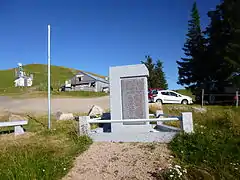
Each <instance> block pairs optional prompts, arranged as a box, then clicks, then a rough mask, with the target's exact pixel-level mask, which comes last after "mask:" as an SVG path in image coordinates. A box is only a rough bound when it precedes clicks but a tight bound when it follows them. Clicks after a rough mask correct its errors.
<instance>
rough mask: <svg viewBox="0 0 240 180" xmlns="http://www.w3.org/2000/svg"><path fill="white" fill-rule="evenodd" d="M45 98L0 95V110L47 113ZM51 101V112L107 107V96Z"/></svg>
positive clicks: (80, 111) (82, 110) (85, 110)
mask: <svg viewBox="0 0 240 180" xmlns="http://www.w3.org/2000/svg"><path fill="white" fill-rule="evenodd" d="M47 103H48V102H47V98H32V99H12V98H8V97H1V96H0V111H10V112H16V113H26V112H28V113H36V114H45V113H47V111H48V109H47V107H48V106H47ZM51 103H52V106H51V107H52V113H56V112H57V111H58V110H60V111H63V112H78V113H86V112H88V111H89V109H90V108H91V107H92V105H98V106H100V107H101V108H103V109H108V108H109V97H108V96H105V97H98V98H54V99H52V101H51Z"/></svg>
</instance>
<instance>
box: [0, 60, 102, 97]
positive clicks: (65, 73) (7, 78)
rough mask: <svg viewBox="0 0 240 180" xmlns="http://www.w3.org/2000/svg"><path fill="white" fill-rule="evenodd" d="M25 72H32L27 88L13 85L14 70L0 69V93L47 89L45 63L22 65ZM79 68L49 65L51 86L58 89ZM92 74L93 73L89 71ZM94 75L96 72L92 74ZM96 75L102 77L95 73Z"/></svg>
mask: <svg viewBox="0 0 240 180" xmlns="http://www.w3.org/2000/svg"><path fill="white" fill-rule="evenodd" d="M23 70H24V71H25V72H26V74H30V73H31V74H33V86H32V87H28V88H20V87H14V80H15V70H14V69H9V70H0V77H1V83H0V94H8V93H19V92H26V91H29V90H31V91H43V90H46V89H47V65H45V64H28V65H25V66H23ZM79 71H80V70H76V69H70V68H66V67H61V66H51V86H52V87H53V88H54V89H58V88H59V86H60V85H61V84H63V83H64V82H65V81H66V80H68V79H70V78H71V77H73V76H74V74H76V73H77V72H79ZM90 74H94V73H90ZM94 75H96V74H94ZM97 76H98V77H104V76H100V75H97Z"/></svg>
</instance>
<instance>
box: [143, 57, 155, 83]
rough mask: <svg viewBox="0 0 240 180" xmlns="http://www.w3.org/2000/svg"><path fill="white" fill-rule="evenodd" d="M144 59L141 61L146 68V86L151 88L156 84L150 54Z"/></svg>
mask: <svg viewBox="0 0 240 180" xmlns="http://www.w3.org/2000/svg"><path fill="white" fill-rule="evenodd" d="M145 58H146V61H142V63H143V64H145V66H146V67H147V68H148V72H149V77H148V88H153V87H154V85H155V84H156V79H155V73H154V62H153V60H152V58H151V57H150V56H145Z"/></svg>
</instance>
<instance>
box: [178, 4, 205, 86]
mask: <svg viewBox="0 0 240 180" xmlns="http://www.w3.org/2000/svg"><path fill="white" fill-rule="evenodd" d="M186 36H187V39H186V42H185V44H184V48H183V50H184V53H185V56H186V58H181V60H180V61H177V64H178V74H179V77H178V84H181V85H185V86H186V87H187V88H190V89H195V88H196V87H197V86H200V84H201V83H203V82H204V81H205V80H206V75H205V73H204V70H205V69H204V68H205V67H204V66H203V64H204V62H203V61H204V59H205V58H204V55H205V54H204V51H205V45H204V43H205V40H204V38H203V35H202V31H201V27H200V16H199V13H198V9H197V4H196V2H194V4H193V8H192V11H191V20H189V21H188V33H187V35H186Z"/></svg>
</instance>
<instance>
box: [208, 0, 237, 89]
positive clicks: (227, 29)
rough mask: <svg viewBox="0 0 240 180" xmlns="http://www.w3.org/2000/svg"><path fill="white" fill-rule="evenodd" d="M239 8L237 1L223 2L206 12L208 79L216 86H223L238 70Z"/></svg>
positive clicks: (226, 0)
mask: <svg viewBox="0 0 240 180" xmlns="http://www.w3.org/2000/svg"><path fill="white" fill-rule="evenodd" d="M239 7H240V4H239V1H237V0H224V1H222V2H221V4H220V5H217V7H216V10H214V11H210V12H208V16H209V18H210V25H209V26H208V27H207V29H206V32H205V34H206V35H207V40H208V44H207V52H206V54H207V57H208V62H209V64H208V68H209V69H210V72H211V73H209V77H211V79H212V80H213V81H214V82H215V84H216V86H218V87H221V86H224V84H225V82H226V81H229V80H231V79H233V78H231V76H232V74H233V73H235V72H239V70H240V13H239V10H238V8H239Z"/></svg>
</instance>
